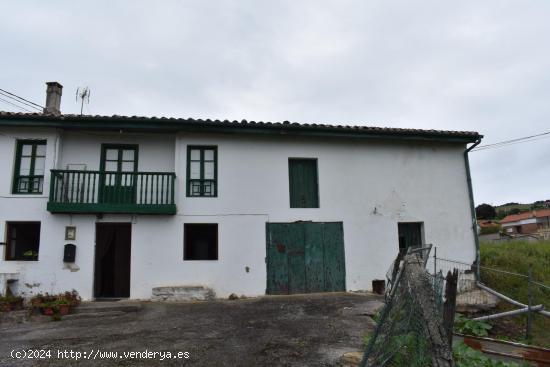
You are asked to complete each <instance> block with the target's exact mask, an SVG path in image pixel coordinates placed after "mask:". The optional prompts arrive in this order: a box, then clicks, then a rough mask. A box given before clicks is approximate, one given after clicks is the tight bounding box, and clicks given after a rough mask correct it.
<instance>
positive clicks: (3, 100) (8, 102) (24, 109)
mask: <svg viewBox="0 0 550 367" xmlns="http://www.w3.org/2000/svg"><path fill="white" fill-rule="evenodd" d="M0 101H2V102H4V103H7V104H10V105H12V106H14V107H17V108H19V109H22V110H23V111H27V112H34V111H31V110H27V109H26V108H24V107H21V106H19V105H16V104H15V103H11V102H10V101H7V100H5V99H3V98H0Z"/></svg>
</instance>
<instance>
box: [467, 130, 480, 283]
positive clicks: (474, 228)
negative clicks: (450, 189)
mask: <svg viewBox="0 0 550 367" xmlns="http://www.w3.org/2000/svg"><path fill="white" fill-rule="evenodd" d="M481 138H483V136H480V137H479V138H478V139H477V140H476V141H475V142H474V144H473V145H472V146H471V147H469V148H468V149H466V150H465V151H464V164H465V165H466V180H467V182H468V196H469V197H470V210H471V213H472V232H473V233H474V241H475V246H476V279H477V281H479V260H480V253H479V237H478V234H477V218H476V207H475V204H474V190H473V189H472V175H471V174H470V160H469V158H468V153H469V152H470V151H471V150H472V149H474V148H475V147H477V146H478V145H479V143H481Z"/></svg>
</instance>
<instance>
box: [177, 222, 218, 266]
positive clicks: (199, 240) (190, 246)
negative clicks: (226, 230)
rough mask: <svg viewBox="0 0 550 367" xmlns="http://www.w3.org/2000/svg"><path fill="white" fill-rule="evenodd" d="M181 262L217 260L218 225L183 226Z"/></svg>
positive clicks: (187, 224)
mask: <svg viewBox="0 0 550 367" xmlns="http://www.w3.org/2000/svg"><path fill="white" fill-rule="evenodd" d="M183 230H184V244H183V247H184V250H183V260H218V224H217V223H208V224H206V223H200V224H189V223H186V224H184V225H183Z"/></svg>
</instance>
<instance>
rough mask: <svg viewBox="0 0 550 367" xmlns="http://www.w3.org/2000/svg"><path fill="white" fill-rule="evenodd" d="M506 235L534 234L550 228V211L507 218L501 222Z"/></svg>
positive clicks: (533, 212) (537, 211) (543, 210)
mask: <svg viewBox="0 0 550 367" xmlns="http://www.w3.org/2000/svg"><path fill="white" fill-rule="evenodd" d="M500 224H501V226H502V230H503V231H504V233H506V234H510V235H513V234H532V233H536V232H538V231H540V230H544V229H549V228H550V209H542V210H534V211H532V212H525V213H519V214H512V215H508V216H506V217H505V218H504V219H502V220H501V221H500Z"/></svg>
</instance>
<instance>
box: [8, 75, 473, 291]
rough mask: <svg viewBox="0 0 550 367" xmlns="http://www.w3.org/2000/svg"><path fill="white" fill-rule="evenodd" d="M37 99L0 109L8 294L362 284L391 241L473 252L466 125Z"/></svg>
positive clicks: (457, 254) (386, 258)
mask: <svg viewBox="0 0 550 367" xmlns="http://www.w3.org/2000/svg"><path fill="white" fill-rule="evenodd" d="M48 88H49V89H48V90H49V93H58V94H59V96H60V95H61V86H60V85H58V84H52V85H49V87H48ZM49 100H51V101H52V102H50V103H49V104H48V105H47V106H46V108H47V109H46V111H45V113H43V114H20V113H6V112H2V113H0V154H1V156H2V157H4V159H3V160H2V161H1V164H2V169H3V172H4V175H2V177H1V179H0V193H1V194H0V228H2V229H3V231H4V239H5V240H4V242H3V244H2V245H1V246H0V254H1V259H0V276H1V277H2V278H3V280H4V282H7V281H9V285H10V287H11V288H12V290H13V291H15V292H18V293H20V294H23V295H31V294H34V293H38V292H50V293H55V292H62V291H66V290H71V289H76V290H77V291H78V292H79V293H80V295H81V296H82V297H83V298H84V299H94V298H111V297H113V298H124V297H129V298H132V299H149V298H151V296H152V290H153V289H154V288H157V287H168V286H174V287H192V286H204V287H207V288H210V289H212V290H213V291H214V292H215V293H216V295H217V296H219V297H226V296H227V295H229V294H231V293H236V294H239V295H240V294H243V295H247V296H254V295H263V294H266V293H267V294H288V293H304V292H324V291H345V290H348V291H350V290H369V289H371V285H372V281H373V280H375V279H384V278H385V273H386V270H387V268H388V266H389V265H390V263H391V262H392V260H393V259H394V258H395V256H396V254H397V253H398V251H399V250H400V248H401V249H404V248H406V247H409V246H421V245H422V244H428V243H429V244H433V245H434V246H437V248H438V255H439V256H442V257H444V256H449V257H452V258H454V259H460V260H463V261H466V262H469V263H471V262H473V261H474V260H475V259H476V238H475V218H473V214H472V202H471V200H470V198H471V188H470V186H469V180H468V178H469V171H468V165H467V154H465V151H466V146H467V144H468V143H474V142H479V140H480V138H481V136H480V135H478V134H477V133H474V132H452V131H434V130H412V129H391V128H369V127H348V126H329V125H303V124H302V125H301V124H291V123H257V122H246V121H242V122H236V121H235V122H230V121H211V120H195V119H166V118H141V117H121V116H77V115H62V114H60V113H59V102H58V100H57V99H56V98H51V97H49ZM465 163H466V164H465Z"/></svg>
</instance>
